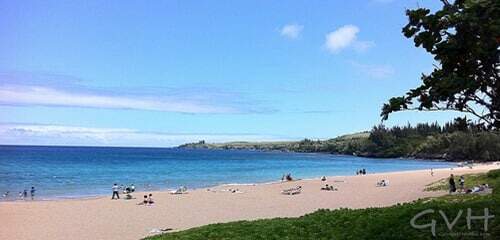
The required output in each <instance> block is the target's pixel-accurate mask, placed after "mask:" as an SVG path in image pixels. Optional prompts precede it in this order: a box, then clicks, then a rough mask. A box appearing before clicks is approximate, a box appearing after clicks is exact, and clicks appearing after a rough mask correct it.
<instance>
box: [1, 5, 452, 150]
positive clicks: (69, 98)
mask: <svg viewBox="0 0 500 240" xmlns="http://www.w3.org/2000/svg"><path fill="white" fill-rule="evenodd" d="M417 6H421V7H427V8H431V9H437V8H438V7H439V1H433V0H419V1H415V0H411V1H404V0H366V1H361V0H359V1H310V0H307V1H290V2H287V3H286V4H284V3H283V2H282V1H189V0H183V1H180V0H179V1H121V0H120V1H90V0H89V1H80V2H77V1H50V0H46V1H8V0H7V1H6V0H0V12H1V13H2V14H0V144H15V145H18V144H22V145H91V146H151V147H169V146H175V145H178V144H181V143H185V142H192V141H199V140H206V141H209V142H226V141H235V140H244V141H274V140H298V139H303V138H311V139H327V138H332V137H336V136H339V135H343V134H348V133H353V132H358V131H365V130H369V129H371V127H372V126H374V125H377V124H379V123H380V116H379V115H380V109H381V106H382V104H383V103H384V102H385V101H387V100H388V99H389V98H390V97H393V96H401V95H402V94H404V93H405V92H406V91H407V90H408V89H410V88H414V87H417V86H418V85H419V83H420V76H421V74H422V73H429V72H430V71H431V70H432V69H433V59H432V56H430V55H429V54H427V53H426V52H425V51H424V50H423V49H418V48H416V47H415V46H414V44H413V41H412V40H410V39H406V38H405V37H404V36H403V35H402V33H401V29H402V27H403V26H404V25H405V24H406V23H407V18H406V16H405V13H404V12H405V9H411V8H416V7H417ZM455 116H456V114H453V113H443V112H434V113H421V112H401V113H396V114H393V115H391V116H390V119H389V120H388V121H387V122H385V124H386V125H388V126H392V125H402V124H407V123H417V122H435V121H437V122H439V123H443V122H446V121H448V120H450V119H452V118H453V117H455Z"/></svg>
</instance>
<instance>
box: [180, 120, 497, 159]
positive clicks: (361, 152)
mask: <svg viewBox="0 0 500 240" xmlns="http://www.w3.org/2000/svg"><path fill="white" fill-rule="evenodd" d="M180 147H182V148H208V149H247V150H264V151H294V152H324V153H334V154H347V155H357V156H365V157H379V158H389V157H406V158H427V159H445V160H453V161H463V160H475V161H498V160H500V133H499V132H498V131H488V130H486V129H483V128H482V127H480V126H479V127H478V126H477V125H474V124H472V123H471V122H470V121H468V120H467V119H465V118H457V119H455V121H454V122H452V123H447V124H445V125H444V126H439V125H438V124H437V123H433V124H427V123H425V124H417V125H416V126H411V125H407V126H404V127H399V126H396V127H392V128H386V127H384V126H383V125H380V126H375V127H373V129H372V130H371V131H370V132H363V133H357V134H351V135H345V136H341V137H337V138H333V139H329V140H309V139H304V140H302V141H296V142H231V143H219V144H210V143H205V142H204V141H200V142H198V143H188V144H184V145H181V146H180Z"/></svg>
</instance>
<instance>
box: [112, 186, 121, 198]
mask: <svg viewBox="0 0 500 240" xmlns="http://www.w3.org/2000/svg"><path fill="white" fill-rule="evenodd" d="M111 190H113V196H112V197H111V200H113V199H115V196H116V198H117V199H120V193H119V191H120V187H118V185H117V184H116V183H115V184H113V187H111Z"/></svg>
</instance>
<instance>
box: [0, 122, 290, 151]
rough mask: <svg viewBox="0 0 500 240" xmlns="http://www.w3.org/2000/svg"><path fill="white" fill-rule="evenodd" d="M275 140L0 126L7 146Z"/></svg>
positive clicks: (0, 139)
mask: <svg viewBox="0 0 500 240" xmlns="http://www.w3.org/2000/svg"><path fill="white" fill-rule="evenodd" d="M200 140H205V141H207V142H230V141H276V140H285V139H284V138H280V137H277V136H273V135H263V134H251V133H237V134H224V133H222V134H210V133H165V132H146V131H138V130H135V129H127V128H89V127H78V126H64V125H44V124H23V123H0V143H1V144H8V145H63V146H128V147H172V146H177V145H180V144H183V143H187V142H196V141H200Z"/></svg>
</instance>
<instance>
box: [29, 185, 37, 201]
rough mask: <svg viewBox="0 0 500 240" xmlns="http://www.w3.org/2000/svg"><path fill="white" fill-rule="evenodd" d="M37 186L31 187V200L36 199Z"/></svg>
mask: <svg viewBox="0 0 500 240" xmlns="http://www.w3.org/2000/svg"><path fill="white" fill-rule="evenodd" d="M35 192H36V190H35V187H31V190H30V195H31V200H34V199H35Z"/></svg>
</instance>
